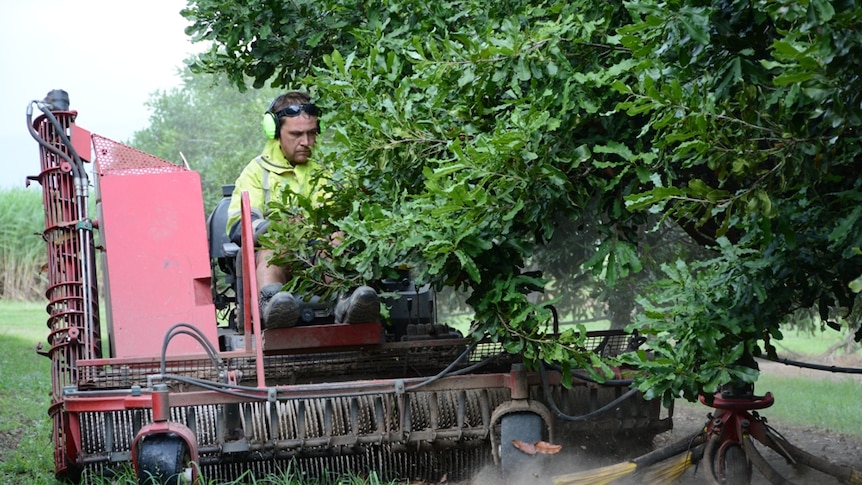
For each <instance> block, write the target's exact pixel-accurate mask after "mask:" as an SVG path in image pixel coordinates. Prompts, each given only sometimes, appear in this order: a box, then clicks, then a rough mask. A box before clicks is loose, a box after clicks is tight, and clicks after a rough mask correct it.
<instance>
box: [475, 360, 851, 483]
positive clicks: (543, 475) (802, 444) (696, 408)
mask: <svg viewBox="0 0 862 485" xmlns="http://www.w3.org/2000/svg"><path fill="white" fill-rule="evenodd" d="M821 363H827V362H821ZM829 363H830V364H831V365H836V366H846V367H857V368H858V367H862V356H859V357H858V358H854V359H852V360H843V361H840V362H829ZM760 368H761V372H762V373H763V374H764V375H777V376H802V377H811V378H812V379H831V378H836V379H838V378H840V379H846V378H848V376H849V377H850V378H854V379H860V380H862V375H860V374H853V375H851V374H833V373H829V372H822V371H810V370H805V369H800V368H798V367H790V366H787V365H784V364H779V363H774V362H761V363H760ZM860 398H862V396H860ZM710 411H714V410H713V409H711V408H708V407H706V406H703V405H701V404H698V403H688V402H683V403H677V404H676V409H675V410H674V419H673V422H674V427H673V429H672V430H670V431H667V432H664V433H662V434H660V435H658V436H657V437H656V438H655V440H654V444H655V447H656V448H658V447H661V446H663V445H666V444H669V443H673V442H676V441H678V440H680V439H683V438H685V437H687V436H690V435H692V434H693V433H695V432H697V431H698V430H701V429H703V426H704V425H705V424H706V422H707V419H708V417H707V414H708V413H709V412H710ZM860 412H862V407H860ZM761 414H762V415H764V416H766V417H767V418H768V417H769V414H768V409H767V410H763V411H761ZM768 424H769V425H770V426H772V427H773V428H774V429H775V430H776V431H778V432H779V433H780V434H781V435H782V436H784V438H785V439H786V440H787V441H788V442H790V443H791V444H793V445H795V446H796V447H798V448H801V449H802V450H804V451H806V452H808V453H811V454H813V455H816V456H818V457H820V458H823V459H826V460H828V461H829V462H831V463H833V464H836V465H841V466H843V467H847V468H849V469H852V470H855V471H856V474H857V475H856V476H858V478H857V480H858V481H855V482H849V483H862V436H860V435H859V431H860V430H854V431H855V432H856V434H847V433H842V432H841V430H824V429H818V428H814V427H811V426H788V425H784V424H782V423H777V422H775V421H774V420H768ZM755 446H756V447H757V449H758V450H759V451H760V453H761V454H762V455H763V456H764V458H766V460H767V461H768V462H769V464H770V465H771V466H772V467H773V468H775V469H776V470H777V471H778V472H779V473H780V474H781V476H782V477H783V478H784V479H785V480H787V481H788V482H785V483H790V484H796V485H831V484H838V483H848V482H842V481H839V480H838V479H836V478H834V477H832V476H830V475H827V474H825V473H822V472H819V471H817V470H814V469H811V468H808V467H805V466H803V465H791V464H788V463H787V461H786V460H785V459H784V458H783V457H781V456H780V455H779V454H778V453H776V452H774V451H772V450H771V449H769V448H767V447H766V446H764V445H762V444H760V443H759V442H755ZM581 448H582V449H580V450H566V451H564V452H562V453H560V454H559V455H552V456H550V457H544V458H543V459H544V460H546V461H545V462H544V463H543V464H542V465H541V466H537V467H536V469H533V470H523V471H522V473H523V476H521V477H519V478H518V479H517V480H514V483H517V484H519V485H520V484H524V485H540V484H552V483H554V478H555V477H561V476H564V475H566V474H570V473H575V472H580V471H583V470H591V469H597V468H600V467H604V466H609V465H614V464H619V463H624V462H626V461H627V460H629V459H631V458H633V457H636V456H640V455H641V454H644V453H645V452H647V451H650V449H651V448H644V449H636V448H635V449H629V448H627V449H622V446H620V447H618V448H614V447H613V445H612V446H611V447H610V448H605V447H604V446H592V447H591V446H590V444H589V443H585V444H584V445H582V446H581ZM663 463H670V461H667V462H663ZM506 482H508V483H513V480H512V477H507V480H506V481H504V480H503V477H501V476H499V473H498V472H494V471H484V472H482V473H480V474H479V475H478V476H477V477H476V478H475V479H474V480H473V481H472V484H471V485H502V484H504V483H506ZM592 483H607V482H600V481H598V480H584V481H577V482H565V481H563V482H561V483H559V484H558V485H587V484H592ZM613 483H614V484H628V483H650V484H652V483H668V482H661V481H657V480H656V479H655V478H651V479H649V478H644V477H642V476H638V475H634V474H629V475H626V476H625V477H624V478H621V479H619V480H617V481H615V482H613ZM669 483H675V484H678V485H701V484H706V483H709V482H708V481H707V480H706V479H705V474H704V471H703V468H702V467H696V466H691V467H689V468H688V469H687V470H686V471H685V472H684V473H683V474H682V476H680V478H679V479H677V480H675V481H673V482H669ZM751 483H752V485H764V484H768V483H770V481H769V480H768V479H767V478H766V477H765V476H764V475H762V474H761V473H760V472H759V471H758V470H757V469H756V468H755V469H753V471H752V480H751Z"/></svg>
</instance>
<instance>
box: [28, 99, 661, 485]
mask: <svg viewBox="0 0 862 485" xmlns="http://www.w3.org/2000/svg"><path fill="white" fill-rule="evenodd" d="M34 106H35V107H36V108H37V109H38V110H39V111H40V113H37V116H36V117H35V119H34V118H33V107H34ZM76 116H77V112H76V111H70V110H69V102H68V95H67V94H66V93H65V92H64V91H60V90H57V91H52V92H51V93H49V95H48V97H46V98H45V99H44V100H42V101H33V102H32V103H31V104H30V106H29V107H28V110H27V118H28V120H27V122H28V129H29V130H30V132H31V135H32V136H33V137H34V138H35V139H36V141H37V142H38V144H39V147H40V160H41V171H40V172H39V174H38V175H37V176H33V177H30V179H31V180H34V181H37V182H38V183H39V184H40V185H41V187H42V193H43V201H44V214H45V229H44V232H43V234H42V236H43V239H44V241H45V244H46V248H47V268H48V278H49V282H48V288H47V291H46V296H47V299H48V305H47V312H48V321H47V326H48V339H47V344H48V345H47V348H45V349H43V351H42V352H41V353H43V354H44V355H45V356H47V357H48V358H49V359H50V360H51V373H52V376H51V377H52V393H51V406H50V409H49V415H50V418H51V419H52V420H53V434H54V440H53V442H54V462H55V466H56V474H57V476H58V477H61V478H67V479H71V480H73V481H78V482H82V483H91V481H92V480H93V479H94V477H97V476H99V477H102V476H110V475H111V474H112V473H115V472H116V471H117V470H122V469H123V468H128V467H129V466H130V465H131V466H132V467H133V468H134V470H135V472H136V473H137V477H138V479H139V481H141V482H142V483H144V482H155V483H177V481H178V480H179V481H180V482H202V481H203V480H202V479H205V480H206V483H214V482H219V481H228V480H234V479H236V478H237V477H240V476H242V474H243V473H247V472H250V473H254V474H259V475H258V476H261V475H263V474H267V473H279V472H282V471H285V470H288V469H290V470H292V471H294V472H295V473H299V474H301V475H305V476H323V475H324V474H327V473H329V474H338V473H359V474H362V473H367V472H369V471H375V472H376V473H377V474H378V476H379V477H381V478H382V479H384V480H390V479H422V480H440V479H441V477H444V476H446V477H447V478H448V480H459V479H465V478H469V477H470V476H472V475H473V474H474V473H476V472H478V471H479V470H480V469H481V468H482V467H484V466H486V465H489V464H498V465H500V466H502V469H503V471H504V473H505V475H504V476H512V474H513V473H514V472H515V471H516V470H519V469H520V468H521V466H522V465H523V464H524V463H525V460H528V459H533V458H534V457H531V456H528V455H526V454H524V453H523V452H521V451H520V450H519V449H517V448H516V447H515V446H513V445H512V440H521V441H524V442H536V441H539V440H545V441H549V442H560V443H564V442H565V441H566V439H567V437H571V436H575V435H579V436H580V435H584V434H585V433H599V434H605V435H612V434H619V433H623V432H633V433H635V432H636V433H641V434H645V435H647V436H649V437H651V436H654V435H655V434H657V433H659V432H662V431H664V430H666V429H669V428H670V427H671V423H672V421H671V418H670V416H664V417H662V416H661V414H662V408H661V406H660V405H659V403H658V402H656V401H645V400H643V399H642V397H641V396H640V395H639V394H638V393H637V392H635V391H632V390H629V389H628V386H627V385H626V384H625V383H619V382H618V383H606V384H601V385H600V384H597V383H595V382H591V381H590V380H589V379H588V378H587V377H586V373H584V372H576V373H575V375H576V377H578V378H577V379H574V381H575V385H573V386H572V387H571V388H565V387H563V386H561V384H560V383H561V374H560V372H559V370H557V369H553V368H547V369H545V370H543V371H542V372H528V371H526V370H525V367H524V366H523V365H522V363H521V362H520V360H519V356H517V355H509V354H506V353H505V352H502V350H501V348H500V347H499V345H497V344H494V343H492V342H488V341H483V340H479V341H477V340H475V339H473V338H469V337H467V338H465V337H464V336H462V335H461V333H460V332H458V331H455V330H453V329H452V328H450V327H448V326H445V325H442V324H441V323H439V322H438V321H437V311H436V307H435V294H434V292H433V291H432V289H430V288H428V287H422V288H416V287H415V286H414V285H413V284H412V283H411V282H410V281H409V279H407V278H405V279H404V280H402V281H384V282H380V285H381V288H383V289H386V290H388V291H390V292H391V293H392V294H396V295H398V297H396V298H390V299H386V300H385V304H386V305H387V306H388V307H389V314H390V317H389V318H388V319H387V321H384V322H370V323H366V324H358V325H355V324H354V325H347V324H335V323H332V322H331V321H327V320H326V314H325V311H324V312H323V314H322V315H321V307H320V306H319V305H318V306H308V307H307V308H303V317H302V318H303V321H304V322H306V323H308V324H307V325H298V326H296V327H293V328H282V329H267V330H263V331H261V329H260V323H259V320H260V319H259V311H258V309H257V308H258V300H257V298H258V297H257V295H258V291H257V288H256V287H255V281H254V278H243V275H244V274H252V270H253V268H252V267H251V265H250V264H249V262H250V261H253V258H252V256H253V247H252V244H247V245H240V246H238V245H234V244H232V243H230V242H229V241H227V237H226V235H225V234H224V232H225V231H224V225H225V218H226V211H227V204H228V203H229V199H230V193H231V191H230V190H225V197H224V198H223V200H222V201H221V202H220V203H219V205H218V207H217V208H216V209H215V210H214V211H213V213H212V214H210V215H209V216H206V215H205V214H204V208H203V197H202V191H201V183H200V177H199V175H198V173H197V172H195V171H193V170H190V169H189V168H188V167H186V166H183V165H177V164H174V163H171V162H168V161H165V160H162V159H159V158H157V157H154V156H152V155H149V154H146V153H143V152H141V151H139V150H136V149H134V148H131V147H129V146H126V145H123V144H121V143H118V142H115V141H112V140H110V139H107V138H105V137H102V136H99V135H97V134H93V133H90V132H88V131H87V130H85V129H83V128H81V127H79V126H77V125H76V124H75V119H76ZM91 196H92V197H93V199H94V200H93V201H90V200H89V198H90V197H91ZM242 207H243V216H244V218H243V226H242V229H243V240H245V241H250V237H251V225H250V221H249V217H247V216H248V214H249V208H248V204H247V199H245V198H244V199H243V205H242ZM91 211H92V212H94V213H93V214H91ZM97 265H98V271H97ZM97 275H98V279H99V281H97ZM98 283H101V284H98ZM555 323H556V322H555ZM588 343H589V345H591V346H592V347H591V348H593V349H594V350H595V351H596V352H599V353H618V352H623V351H628V350H631V349H632V348H635V347H637V345H639V344H640V343H641V339H639V338H637V336H634V335H629V334H626V333H623V332H617V331H602V332H596V333H592V334H590V335H589V336H588ZM665 414H667V413H665Z"/></svg>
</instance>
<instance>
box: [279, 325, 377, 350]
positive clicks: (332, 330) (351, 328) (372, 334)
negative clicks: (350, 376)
mask: <svg viewBox="0 0 862 485" xmlns="http://www.w3.org/2000/svg"><path fill="white" fill-rule="evenodd" d="M382 342H383V327H382V326H381V325H380V324H379V323H375V322H372V323H335V324H330V325H310V326H303V327H290V328H268V329H266V330H264V331H263V352H264V353H265V354H273V353H278V351H284V350H300V349H315V350H319V349H325V348H330V349H331V348H338V347H356V346H358V345H373V344H380V343H382Z"/></svg>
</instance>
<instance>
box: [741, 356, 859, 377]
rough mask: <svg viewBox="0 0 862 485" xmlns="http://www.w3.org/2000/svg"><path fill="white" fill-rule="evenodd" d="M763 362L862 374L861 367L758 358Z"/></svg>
mask: <svg viewBox="0 0 862 485" xmlns="http://www.w3.org/2000/svg"><path fill="white" fill-rule="evenodd" d="M758 357H759V358H761V359H763V360H769V361H772V362H778V363H780V364H784V365H791V366H794V367H802V368H805V369H814V370H822V371H827V372H843V373H846V374H862V368H859V367H837V366H834V365H821V364H812V363H810V362H800V361H798V360H790V359H784V358H772V357H765V356H758Z"/></svg>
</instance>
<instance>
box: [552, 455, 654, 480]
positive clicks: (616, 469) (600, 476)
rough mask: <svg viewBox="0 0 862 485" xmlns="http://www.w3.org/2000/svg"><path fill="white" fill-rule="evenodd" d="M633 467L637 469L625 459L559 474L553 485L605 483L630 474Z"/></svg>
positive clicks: (635, 465) (633, 469)
mask: <svg viewBox="0 0 862 485" xmlns="http://www.w3.org/2000/svg"><path fill="white" fill-rule="evenodd" d="M635 469H637V464H635V463H632V462H630V461H627V462H624V463H617V464H616V465H610V466H606V467H602V468H595V469H593V470H585V471H582V472H578V473H570V474H568V475H560V476H558V477H554V485H607V484H608V483H611V482H613V481H614V480H618V479H620V478H622V477H624V476H626V475H629V474H631V473H632V472H634V471H635Z"/></svg>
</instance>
